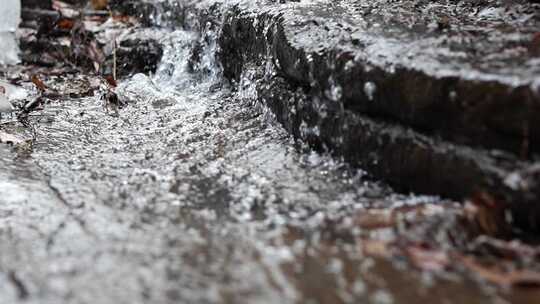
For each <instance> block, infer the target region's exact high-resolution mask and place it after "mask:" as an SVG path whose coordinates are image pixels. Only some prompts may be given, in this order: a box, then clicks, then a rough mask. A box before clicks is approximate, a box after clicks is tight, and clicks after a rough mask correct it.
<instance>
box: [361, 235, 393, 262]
mask: <svg viewBox="0 0 540 304" xmlns="http://www.w3.org/2000/svg"><path fill="white" fill-rule="evenodd" d="M361 247H362V252H363V253H364V254H365V255H367V256H372V257H379V258H388V257H390V256H391V255H392V253H391V252H390V244H389V243H388V242H386V241H382V240H370V239H363V240H362V241H361Z"/></svg>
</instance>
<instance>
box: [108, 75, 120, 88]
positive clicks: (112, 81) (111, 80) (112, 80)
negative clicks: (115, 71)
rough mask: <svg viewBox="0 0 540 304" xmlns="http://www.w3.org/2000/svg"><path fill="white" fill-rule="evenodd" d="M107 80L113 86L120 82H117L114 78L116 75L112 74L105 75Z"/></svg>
mask: <svg viewBox="0 0 540 304" xmlns="http://www.w3.org/2000/svg"><path fill="white" fill-rule="evenodd" d="M105 80H106V81H107V83H108V84H109V85H110V86H111V87H113V88H116V86H117V85H118V84H117V83H116V80H115V79H114V77H113V76H111V75H107V76H105Z"/></svg>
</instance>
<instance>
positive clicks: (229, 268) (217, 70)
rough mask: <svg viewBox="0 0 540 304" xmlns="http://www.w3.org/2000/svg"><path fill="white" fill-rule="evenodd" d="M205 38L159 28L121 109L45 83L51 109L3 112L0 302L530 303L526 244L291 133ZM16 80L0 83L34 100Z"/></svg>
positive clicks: (86, 79)
mask: <svg viewBox="0 0 540 304" xmlns="http://www.w3.org/2000/svg"><path fill="white" fill-rule="evenodd" d="M206 34H207V36H206V37H203V39H202V40H203V41H205V43H202V44H201V43H200V41H201V37H200V36H199V35H198V33H193V32H186V31H182V30H177V31H161V32H159V35H157V36H160V38H159V39H158V41H159V44H160V45H161V46H163V54H162V60H161V63H160V64H159V65H158V67H157V71H156V74H155V75H153V76H147V75H143V74H136V75H133V76H130V77H128V78H126V79H124V80H122V81H120V83H119V86H118V87H117V88H116V89H114V91H115V92H116V94H117V95H118V99H119V102H116V103H111V100H110V99H107V98H105V99H104V98H102V96H104V92H107V90H110V89H111V88H108V87H107V84H106V83H105V82H104V80H103V79H101V78H99V77H96V76H92V75H83V74H76V73H75V74H61V75H60V76H55V75H48V76H43V79H42V80H43V81H44V82H45V85H46V86H47V87H48V89H47V91H48V92H49V91H51V90H53V89H54V90H57V91H58V92H59V93H60V96H61V97H60V98H58V97H56V98H45V99H44V100H43V102H42V103H41V104H40V106H39V109H41V110H40V111H35V112H31V113H30V114H29V115H28V119H27V121H26V120H22V119H21V121H22V122H24V124H21V121H17V120H15V119H11V120H10V118H4V119H3V121H2V124H1V126H0V128H1V131H2V132H5V133H7V134H11V135H12V136H16V138H19V139H20V140H17V141H15V142H14V145H11V146H10V145H6V144H0V168H1V169H0V189H1V195H0V303H54V304H57V303H275V302H281V303H359V302H362V303H364V302H365V303H418V302H422V301H425V302H429V301H434V299H437V302H442V303H464V302H467V303H486V302H488V303H489V302H493V303H505V302H512V303H534V300H535V299H536V298H538V296H539V294H538V289H536V288H524V287H523V286H529V287H532V286H537V285H538V282H540V278H539V277H538V274H537V273H538V270H539V268H540V264H539V263H538V262H539V259H540V253H539V250H538V249H537V247H535V246H533V245H525V244H523V243H521V242H518V241H516V242H507V241H503V240H494V239H491V238H488V237H486V236H480V234H479V230H476V228H477V227H476V226H475V224H474V223H473V221H470V220H469V219H470V217H471V216H473V217H476V216H477V215H475V214H478V213H479V212H480V214H481V210H480V211H478V210H476V211H471V209H475V208H474V207H473V206H468V207H467V205H466V207H464V206H463V205H461V204H458V203H455V202H452V201H449V200H445V199H441V198H438V197H433V196H422V195H405V194H399V193H396V192H394V191H393V190H392V189H391V188H390V187H389V186H388V185H386V184H385V183H383V182H378V181H374V180H373V179H368V178H367V177H366V173H365V172H363V171H361V170H358V169H355V168H353V167H350V166H349V165H347V164H345V163H344V162H342V161H340V160H339V159H336V158H333V157H331V156H329V155H325V154H318V153H316V152H314V151H312V150H311V149H310V148H309V147H308V145H307V144H306V143H305V142H304V141H302V140H295V139H293V138H292V137H291V136H290V134H289V133H288V132H287V130H286V129H285V128H283V126H282V124H280V123H279V122H278V121H277V119H276V116H277V115H276V114H275V112H272V111H271V110H270V109H269V108H268V107H267V105H266V104H264V103H261V100H259V99H258V98H257V94H258V90H257V84H256V83H254V82H251V81H250V80H252V78H250V77H249V76H250V75H244V77H242V80H241V81H240V83H239V86H238V87H233V86H231V85H230V84H229V83H228V81H225V80H224V78H223V77H222V72H223V71H222V68H221V65H220V64H219V62H218V61H216V58H215V54H216V51H217V50H218V49H219V45H218V44H217V43H216V36H212V31H208V32H206ZM197 42H198V43H197ZM201 45H202V48H201ZM193 48H199V51H198V52H197V53H198V54H197V60H196V62H191V63H190V62H188V61H189V59H190V58H193V54H194V51H193ZM246 71H247V72H249V70H246ZM247 72H246V73H247ZM27 73H29V72H28V71H27V70H25V69H24V68H22V69H21V68H13V70H12V71H9V73H6V74H5V75H4V76H6V78H10V79H12V80H13V79H19V78H18V76H17V75H19V74H21V75H22V76H21V77H20V79H19V80H18V82H19V83H20V84H21V85H23V86H24V87H25V88H27V92H28V96H27V97H25V98H27V99H31V98H33V96H36V95H38V94H39V93H38V92H37V91H36V89H35V88H33V86H32V85H31V84H30V83H29V80H28V79H27V78H28V77H27V76H28V75H26V74H27ZM253 73H255V74H256V73H257V71H256V70H255V69H254V70H253ZM255 74H254V75H255ZM252 76H253V75H252ZM21 79H22V80H21ZM78 91H80V92H83V93H77V92H78ZM66 92H70V93H68V94H64V93H66ZM41 94H43V93H41ZM49 95H50V94H49ZM23 99H24V98H23ZM285 127H286V126H285ZM5 137H6V136H5V135H4V133H0V140H1V139H2V138H5ZM476 220H477V221H479V222H480V226H482V227H485V226H486V225H487V226H489V218H486V217H482V216H481V215H480V216H479V217H477V218H476ZM493 265H495V266H497V267H494V266H493ZM499 266H500V267H499ZM524 271H528V272H527V273H525V272H524ZM509 274H512V275H509Z"/></svg>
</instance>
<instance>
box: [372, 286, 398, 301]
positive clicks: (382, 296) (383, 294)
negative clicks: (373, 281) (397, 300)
mask: <svg viewBox="0 0 540 304" xmlns="http://www.w3.org/2000/svg"><path fill="white" fill-rule="evenodd" d="M371 302H372V303H375V304H392V303H394V297H392V295H391V294H390V293H389V292H388V291H386V290H382V289H379V290H377V291H375V292H374V293H373V295H372V296H371Z"/></svg>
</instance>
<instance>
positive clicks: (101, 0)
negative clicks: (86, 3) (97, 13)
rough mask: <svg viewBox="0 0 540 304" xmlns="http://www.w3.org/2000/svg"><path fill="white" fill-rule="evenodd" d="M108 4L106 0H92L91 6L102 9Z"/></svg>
mask: <svg viewBox="0 0 540 304" xmlns="http://www.w3.org/2000/svg"><path fill="white" fill-rule="evenodd" d="M108 5H109V1H108V0H92V7H94V9H96V10H104V9H106V8H107V6H108Z"/></svg>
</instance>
